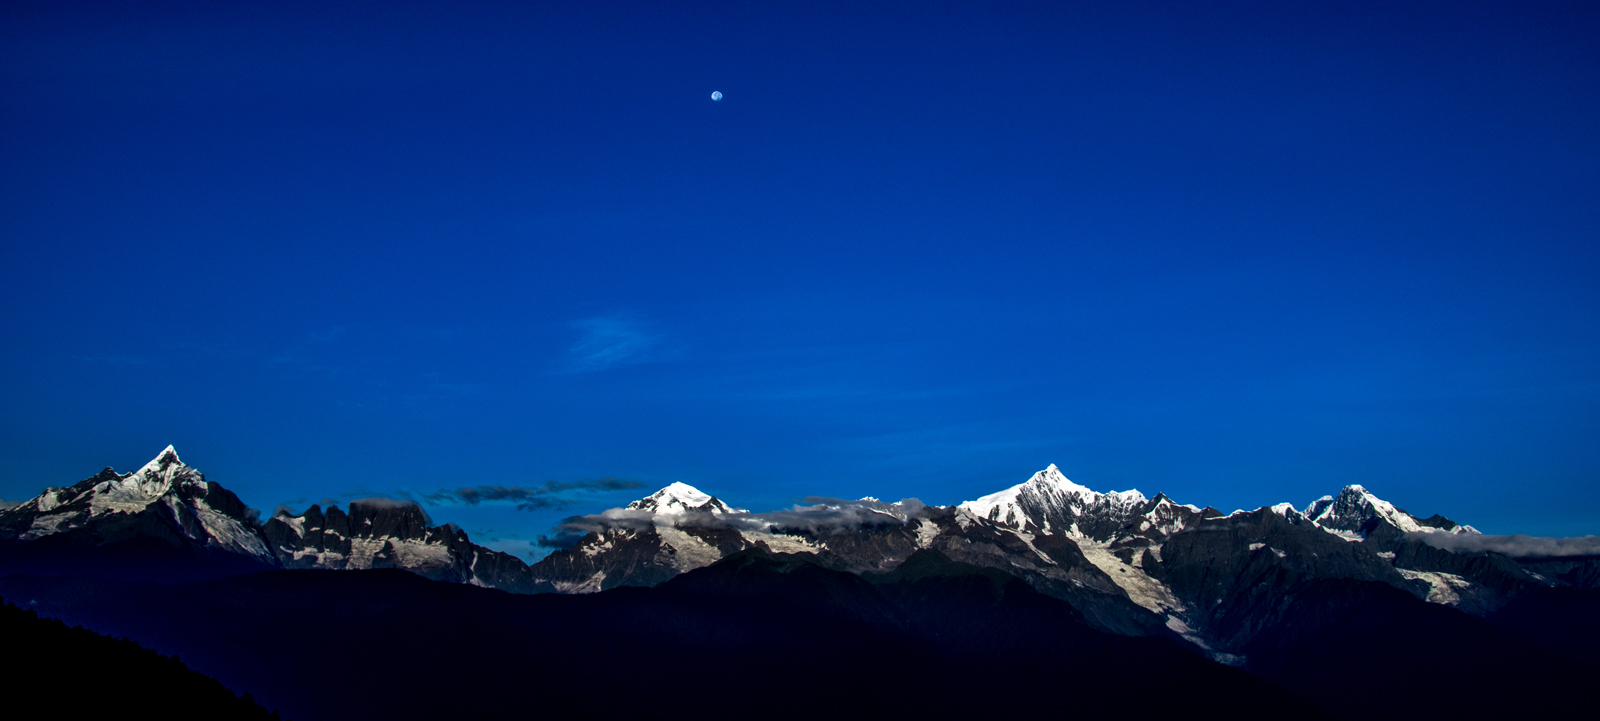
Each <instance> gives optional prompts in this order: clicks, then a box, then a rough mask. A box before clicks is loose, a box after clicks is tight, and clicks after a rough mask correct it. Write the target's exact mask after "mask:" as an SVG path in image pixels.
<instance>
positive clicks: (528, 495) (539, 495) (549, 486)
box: [423, 478, 644, 511]
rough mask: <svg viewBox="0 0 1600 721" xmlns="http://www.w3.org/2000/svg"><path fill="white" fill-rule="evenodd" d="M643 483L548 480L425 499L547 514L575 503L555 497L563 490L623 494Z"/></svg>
mask: <svg viewBox="0 0 1600 721" xmlns="http://www.w3.org/2000/svg"><path fill="white" fill-rule="evenodd" d="M643 486H644V484H643V483H640V482H638V481H625V480H622V479H620V478H585V479H583V480H579V481H572V482H562V481H546V482H545V483H543V484H541V485H538V486H468V487H465V488H456V489H440V490H438V491H435V492H433V493H429V494H427V495H426V496H423V498H424V499H426V500H427V501H428V502H429V503H435V504H457V505H468V506H476V505H478V504H480V503H499V502H507V503H514V504H516V506H517V510H519V511H544V510H550V509H556V508H565V507H567V506H569V505H572V504H573V503H574V501H572V500H570V499H567V498H561V497H559V496H557V495H555V494H557V493H561V492H563V491H622V490H627V489H630V488H642V487H643Z"/></svg>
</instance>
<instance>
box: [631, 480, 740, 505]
mask: <svg viewBox="0 0 1600 721" xmlns="http://www.w3.org/2000/svg"><path fill="white" fill-rule="evenodd" d="M628 508H631V509H634V510H646V511H655V512H657V513H684V512H687V511H710V512H712V513H728V512H730V511H732V510H733V509H732V508H730V507H729V506H728V505H727V504H726V503H723V502H722V501H721V500H720V499H718V498H717V497H716V496H713V495H711V494H709V493H706V492H705V491H702V490H700V489H698V488H695V487H694V486H691V485H689V484H687V483H684V482H682V481H676V482H673V483H669V484H667V485H666V486H665V487H663V488H662V489H661V490H659V491H656V492H655V493H652V494H650V495H648V496H645V497H644V498H641V499H639V500H637V501H634V502H633V503H630V504H628Z"/></svg>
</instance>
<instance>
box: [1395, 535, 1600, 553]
mask: <svg viewBox="0 0 1600 721" xmlns="http://www.w3.org/2000/svg"><path fill="white" fill-rule="evenodd" d="M1408 535H1410V536H1411V537H1413V538H1417V539H1419V540H1421V541H1422V542H1423V543H1426V544H1428V545H1430V546H1433V547H1434V548H1440V549H1444V550H1446V551H1454V552H1456V553H1478V552H1483V551H1493V552H1495V553H1503V554H1505V555H1507V556H1512V557H1516V558H1525V557H1563V556H1595V555H1600V536H1574V537H1571V538H1549V537H1543V536H1525V535H1522V534H1520V533H1519V534H1516V535H1511V536H1468V535H1456V534H1449V533H1412V534H1408Z"/></svg>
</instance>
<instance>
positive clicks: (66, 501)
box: [0, 446, 272, 563]
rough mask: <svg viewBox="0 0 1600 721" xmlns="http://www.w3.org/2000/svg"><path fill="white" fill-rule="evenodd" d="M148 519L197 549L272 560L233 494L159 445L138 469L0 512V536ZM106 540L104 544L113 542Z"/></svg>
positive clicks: (28, 537) (48, 492) (52, 491)
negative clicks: (138, 517) (129, 518)
mask: <svg viewBox="0 0 1600 721" xmlns="http://www.w3.org/2000/svg"><path fill="white" fill-rule="evenodd" d="M141 514H150V515H154V516H156V517H157V518H159V519H160V520H161V521H162V522H165V523H169V524H171V525H172V526H173V527H175V529H176V530H177V531H178V532H179V533H180V534H181V536H182V537H184V538H186V539H187V540H188V541H189V542H192V543H194V544H196V545H197V546H200V547H210V548H214V549H217V550H221V551H227V552H230V553H238V554H243V555H246V556H250V557H253V558H255V559H258V560H260V561H263V562H267V563H270V562H271V561H272V553H271V551H269V550H268V549H267V546H266V543H265V542H263V540H262V539H261V536H260V534H258V533H257V532H256V529H255V525H254V523H253V518H252V517H251V512H250V511H249V509H247V508H245V506H244V504H243V503H242V502H241V501H240V500H239V498H238V496H235V495H234V494H233V493H231V492H229V491H227V490H226V489H224V488H222V487H221V486H219V485H217V484H215V483H211V482H208V481H206V480H205V477H204V476H203V475H201V474H200V472H199V471H196V470H195V469H193V468H191V467H189V466H188V465H185V464H184V463H183V461H182V460H181V459H179V457H178V451H177V450H176V449H174V448H173V447H172V446H167V447H166V448H165V449H163V450H162V451H161V453H159V454H157V455H156V457H155V458H154V459H152V460H151V461H150V462H149V463H146V464H145V465H144V466H142V467H141V468H139V470H137V471H134V472H132V473H127V474H118V473H116V472H115V471H113V470H112V469H110V468H107V469H105V470H103V471H101V472H100V473H99V474H97V475H95V476H93V477H91V478H89V479H86V480H84V481H81V482H79V483H77V484H74V485H72V486H70V487H67V488H49V489H45V491H44V492H43V493H41V494H39V495H38V496H36V497H34V498H33V499H30V500H29V501H27V502H24V503H22V504H21V505H19V506H17V507H15V508H11V509H9V510H6V511H3V512H0V535H7V536H10V537H12V538H14V539H16V540H19V541H32V540H35V539H38V538H41V537H44V536H48V535H53V534H57V533H63V532H67V531H72V530H76V529H85V528H91V527H93V528H101V527H104V528H106V529H109V528H110V526H111V525H113V523H112V522H114V521H116V520H118V518H119V517H125V516H135V515H141ZM107 532H110V533H112V534H113V535H112V537H111V538H108V539H104V540H113V541H114V540H116V538H115V534H114V532H111V531H107Z"/></svg>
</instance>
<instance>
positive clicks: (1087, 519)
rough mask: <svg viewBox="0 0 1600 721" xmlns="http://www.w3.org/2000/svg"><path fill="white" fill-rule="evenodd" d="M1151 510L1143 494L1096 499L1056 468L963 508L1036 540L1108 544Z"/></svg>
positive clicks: (1120, 493)
mask: <svg viewBox="0 0 1600 721" xmlns="http://www.w3.org/2000/svg"><path fill="white" fill-rule="evenodd" d="M1145 505H1146V500H1145V497H1144V494H1142V493H1140V492H1138V491H1113V492H1111V493H1096V492H1094V491H1091V490H1089V489H1088V488H1085V487H1083V486H1080V485H1078V484H1076V483H1073V482H1072V481H1069V480H1067V477H1066V476H1064V475H1062V474H1061V470H1060V469H1058V468H1056V466H1055V464H1051V465H1050V467H1049V468H1046V469H1044V470H1042V471H1039V472H1038V473H1035V474H1034V475H1033V477H1032V478H1029V479H1028V480H1027V482H1025V483H1023V484H1021V485H1017V486H1013V487H1011V488H1008V489H1006V490H1004V491H1000V492H999V493H994V494H990V495H987V496H984V497H982V498H979V499H977V500H975V501H967V502H966V503H962V504H961V506H960V507H961V508H962V509H964V510H966V511H967V512H969V513H971V514H973V515H975V516H978V517H980V518H985V519H988V520H990V521H993V522H995V523H997V524H999V525H1001V526H1005V527H1007V528H1014V529H1016V530H1019V531H1025V532H1028V533H1033V534H1037V535H1048V534H1065V535H1068V536H1073V537H1077V538H1089V539H1094V540H1096V541H1102V542H1104V541H1109V540H1110V539H1111V537H1112V536H1113V535H1115V534H1116V532H1117V531H1119V530H1121V529H1122V528H1123V527H1124V526H1126V525H1128V523H1129V522H1130V521H1132V520H1133V519H1134V518H1135V517H1136V516H1138V515H1139V514H1140V512H1141V511H1142V510H1143V508H1144V506H1145Z"/></svg>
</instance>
